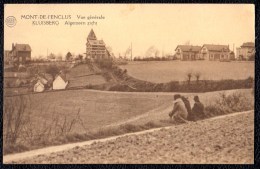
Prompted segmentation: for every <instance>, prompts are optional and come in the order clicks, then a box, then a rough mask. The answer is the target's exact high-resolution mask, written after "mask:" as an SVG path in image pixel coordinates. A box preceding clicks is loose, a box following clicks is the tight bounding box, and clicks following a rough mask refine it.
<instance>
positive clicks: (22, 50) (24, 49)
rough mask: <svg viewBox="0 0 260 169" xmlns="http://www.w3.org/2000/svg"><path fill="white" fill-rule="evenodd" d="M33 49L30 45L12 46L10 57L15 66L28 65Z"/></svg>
mask: <svg viewBox="0 0 260 169" xmlns="http://www.w3.org/2000/svg"><path fill="white" fill-rule="evenodd" d="M31 51H32V50H31V47H30V45H28V44H17V43H16V44H15V45H14V44H12V50H11V51H10V55H11V58H12V61H13V63H14V64H15V65H17V66H18V65H20V64H22V65H23V64H26V63H28V62H29V61H31Z"/></svg>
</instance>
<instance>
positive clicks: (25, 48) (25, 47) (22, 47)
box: [14, 43, 32, 52]
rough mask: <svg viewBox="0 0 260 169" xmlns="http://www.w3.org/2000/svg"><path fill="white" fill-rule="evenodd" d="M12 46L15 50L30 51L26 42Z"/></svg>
mask: <svg viewBox="0 0 260 169" xmlns="http://www.w3.org/2000/svg"><path fill="white" fill-rule="evenodd" d="M14 48H15V49H16V50H17V51H27V52H30V51H32V49H31V47H30V45H28V44H17V43H16V44H15V46H14Z"/></svg>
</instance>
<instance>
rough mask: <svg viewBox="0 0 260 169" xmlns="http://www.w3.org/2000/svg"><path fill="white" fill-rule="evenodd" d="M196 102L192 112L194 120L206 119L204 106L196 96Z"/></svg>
mask: <svg viewBox="0 0 260 169" xmlns="http://www.w3.org/2000/svg"><path fill="white" fill-rule="evenodd" d="M194 101H195V103H194V105H193V108H192V110H191V111H192V115H193V117H194V120H199V119H203V118H204V117H205V113H204V105H203V104H202V103H201V102H200V100H199V96H194Z"/></svg>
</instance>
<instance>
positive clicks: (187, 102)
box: [181, 97, 191, 114]
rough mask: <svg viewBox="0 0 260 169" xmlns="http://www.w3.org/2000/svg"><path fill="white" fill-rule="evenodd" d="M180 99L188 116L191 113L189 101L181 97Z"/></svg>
mask: <svg viewBox="0 0 260 169" xmlns="http://www.w3.org/2000/svg"><path fill="white" fill-rule="evenodd" d="M181 99H182V101H183V103H184V104H185V107H186V109H187V112H188V114H190V113H191V106H190V102H189V100H188V99H186V98H185V97H181Z"/></svg>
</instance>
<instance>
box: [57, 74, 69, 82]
mask: <svg viewBox="0 0 260 169" xmlns="http://www.w3.org/2000/svg"><path fill="white" fill-rule="evenodd" d="M58 76H60V77H61V79H62V80H63V81H64V82H67V78H66V76H65V75H64V74H63V73H60V74H58V75H56V77H55V79H57V77H58Z"/></svg>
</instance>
